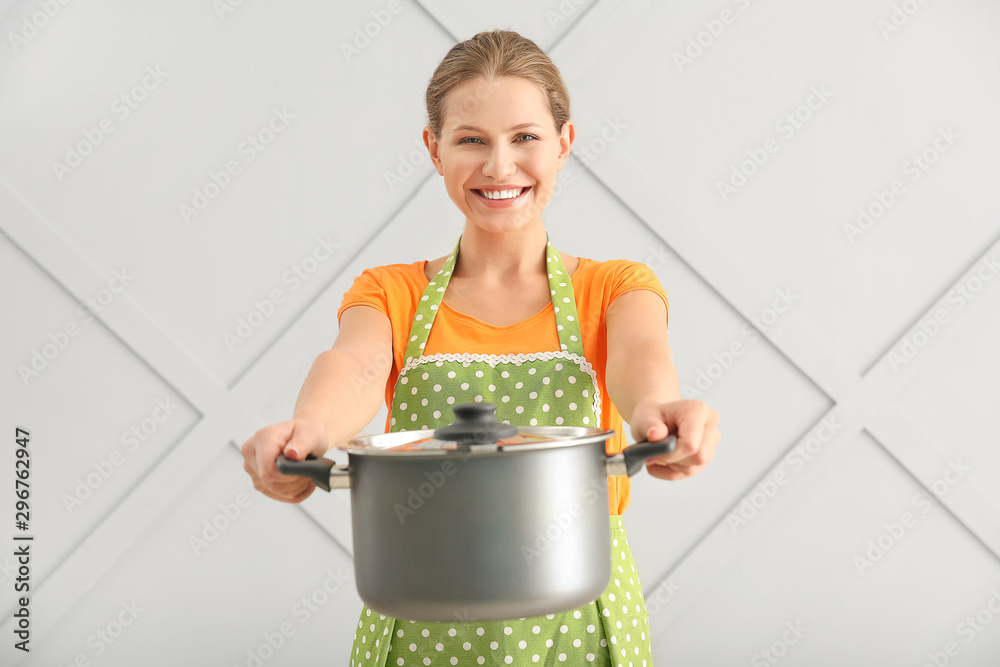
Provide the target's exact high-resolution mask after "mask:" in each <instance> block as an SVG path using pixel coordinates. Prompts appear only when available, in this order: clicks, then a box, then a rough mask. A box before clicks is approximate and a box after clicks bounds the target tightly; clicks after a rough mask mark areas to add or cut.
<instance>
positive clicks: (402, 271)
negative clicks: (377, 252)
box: [359, 260, 427, 284]
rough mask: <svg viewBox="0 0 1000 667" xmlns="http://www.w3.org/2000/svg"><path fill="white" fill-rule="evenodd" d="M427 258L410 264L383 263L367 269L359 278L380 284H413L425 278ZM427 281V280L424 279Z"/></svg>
mask: <svg viewBox="0 0 1000 667" xmlns="http://www.w3.org/2000/svg"><path fill="white" fill-rule="evenodd" d="M426 264H427V261H426V260H420V261H417V262H411V263H409V264H382V265H380V266H372V267H369V268H367V269H365V270H364V271H363V272H362V273H361V276H359V278H368V279H369V280H374V281H376V282H378V283H380V284H411V283H420V281H421V280H424V265H426ZM424 282H426V280H424Z"/></svg>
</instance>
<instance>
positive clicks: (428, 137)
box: [424, 125, 444, 176]
mask: <svg viewBox="0 0 1000 667" xmlns="http://www.w3.org/2000/svg"><path fill="white" fill-rule="evenodd" d="M424 146H427V153H428V154H429V155H430V156H431V163H433V165H434V168H435V169H437V173H438V174H440V175H441V176H444V167H442V166H441V150H440V145H439V144H438V141H437V138H436V137H435V136H434V130H432V129H431V126H430V125H428V126H426V127H425V128H424Z"/></svg>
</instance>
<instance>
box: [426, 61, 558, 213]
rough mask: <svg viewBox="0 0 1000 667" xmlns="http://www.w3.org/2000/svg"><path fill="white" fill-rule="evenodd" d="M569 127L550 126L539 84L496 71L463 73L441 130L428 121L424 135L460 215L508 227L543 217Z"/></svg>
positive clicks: (550, 117)
mask: <svg viewBox="0 0 1000 667" xmlns="http://www.w3.org/2000/svg"><path fill="white" fill-rule="evenodd" d="M574 134H575V129H574V127H573V124H572V123H571V122H566V123H565V125H563V128H562V132H561V133H557V132H556V129H555V123H554V121H553V120H552V114H551V113H550V112H549V109H548V104H547V103H546V100H545V97H544V95H543V94H542V91H541V90H540V89H539V87H538V86H537V85H535V84H534V83H532V82H531V81H528V80H527V79H521V78H515V77H502V78H500V79H497V80H495V81H487V80H485V79H476V80H473V81H467V82H465V83H463V84H462V85H460V86H457V87H456V88H455V89H454V90H452V92H451V93H449V94H448V97H447V98H446V100H445V104H444V117H443V119H442V122H441V136H440V137H439V138H435V137H434V133H433V132H431V129H430V127H426V128H424V143H425V144H427V148H428V150H429V151H430V155H431V159H432V161H433V162H434V165H435V167H436V168H437V171H438V173H439V174H441V175H442V176H444V183H445V188H446V189H447V190H448V196H450V197H451V200H452V201H453V202H455V205H456V206H458V208H459V209H460V210H461V211H462V213H464V214H465V217H466V220H467V221H470V222H472V223H473V224H475V225H478V226H479V227H481V228H483V229H484V230H487V231H492V232H506V231H514V230H517V229H521V228H524V227H526V226H528V225H531V224H538V225H541V219H542V218H541V216H542V210H543V209H544V208H545V206H546V205H547V204H548V203H549V200H550V199H551V198H552V192H553V190H554V188H555V183H556V173H557V172H558V171H559V170H560V169H562V167H563V165H564V164H565V163H566V157H567V156H568V155H569V150H570V146H571V145H572V143H573V139H574Z"/></svg>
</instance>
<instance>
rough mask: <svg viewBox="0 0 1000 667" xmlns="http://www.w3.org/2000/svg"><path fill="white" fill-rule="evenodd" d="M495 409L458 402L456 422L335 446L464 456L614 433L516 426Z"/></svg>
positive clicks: (556, 444) (359, 450)
mask: <svg viewBox="0 0 1000 667" xmlns="http://www.w3.org/2000/svg"><path fill="white" fill-rule="evenodd" d="M496 411H497V406H496V404H494V403H465V404H462V405H456V406H455V407H454V408H453V412H454V413H455V421H454V422H453V423H451V424H449V425H448V426H443V427H441V428H439V429H420V430H415V431H394V432H392V433H383V434H380V435H368V436H359V437H357V438H354V439H353V440H351V441H350V442H349V443H348V444H347V445H341V446H340V447H338V449H341V450H343V451H346V452H349V453H351V454H364V455H410V456H412V455H447V454H456V453H461V454H463V455H468V454H470V453H473V454H479V453H490V452H496V451H530V450H538V449H552V448H555V447H572V446H577V445H586V444H590V443H594V442H604V441H605V440H607V439H608V438H610V437H611V436H612V435H614V433H615V432H614V431H612V430H605V429H599V428H586V427H583V426H514V425H511V424H507V423H504V422H500V421H497V419H496Z"/></svg>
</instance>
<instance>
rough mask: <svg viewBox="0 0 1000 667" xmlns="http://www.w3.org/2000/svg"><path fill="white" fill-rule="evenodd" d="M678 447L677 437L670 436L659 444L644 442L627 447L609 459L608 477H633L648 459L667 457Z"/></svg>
mask: <svg viewBox="0 0 1000 667" xmlns="http://www.w3.org/2000/svg"><path fill="white" fill-rule="evenodd" d="M676 446H677V437H676V436H673V435H671V436H668V437H667V439H666V440H660V441H659V442H649V441H648V440H642V441H641V442H637V443H635V444H634V445H631V446H630V447H626V448H625V449H623V450H622V451H620V452H618V453H617V454H612V455H611V456H609V457H607V460H606V461H605V462H604V467H605V469H606V470H607V472H608V475H611V476H613V475H628V476H629V477H631V476H632V475H634V474H636V473H637V472H639V471H640V470H641V469H642V464H643V463H645V462H646V460H647V459H651V458H654V457H656V456H666V455H667V454H670V453H672V452H673V451H674V447H676Z"/></svg>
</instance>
